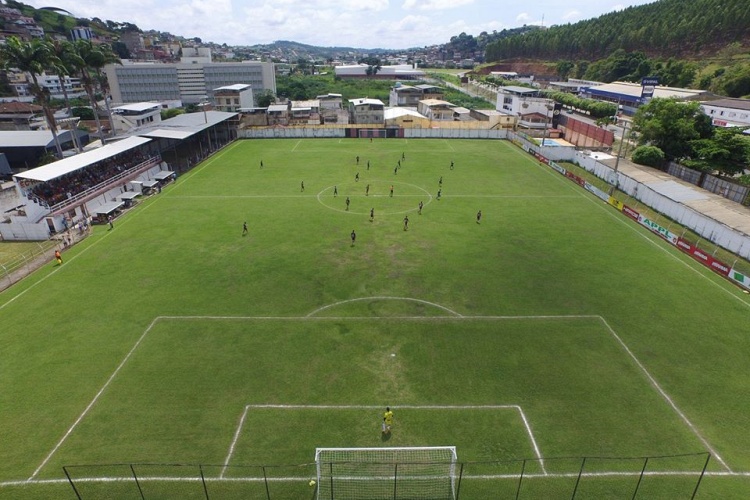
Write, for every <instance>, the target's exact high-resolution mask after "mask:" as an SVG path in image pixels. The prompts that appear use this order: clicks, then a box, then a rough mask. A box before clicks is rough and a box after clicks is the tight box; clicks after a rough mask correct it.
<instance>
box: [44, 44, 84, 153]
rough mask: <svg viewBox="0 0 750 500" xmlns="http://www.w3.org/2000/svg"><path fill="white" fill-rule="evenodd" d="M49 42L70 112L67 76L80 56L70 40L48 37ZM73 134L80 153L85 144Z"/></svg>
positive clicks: (66, 106) (66, 105) (70, 73)
mask: <svg viewBox="0 0 750 500" xmlns="http://www.w3.org/2000/svg"><path fill="white" fill-rule="evenodd" d="M47 43H49V45H50V48H51V49H52V52H53V53H54V55H55V60H56V62H57V64H56V65H55V68H54V70H55V73H56V74H57V79H58V81H59V82H60V87H61V88H62V91H63V96H64V100H65V108H66V109H67V110H68V112H70V99H69V98H68V88H67V87H66V86H65V77H66V76H70V75H72V74H73V73H74V72H75V69H76V67H77V66H78V65H79V63H80V61H79V58H80V56H79V55H78V53H77V52H76V50H75V47H74V46H73V44H72V43H70V42H68V41H67V40H62V41H61V40H52V39H47ZM72 136H73V144H75V146H76V149H78V152H79V153H80V152H82V151H83V146H82V144H81V142H80V141H79V140H78V135H77V134H76V133H75V132H72Z"/></svg>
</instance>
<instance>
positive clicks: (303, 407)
mask: <svg viewBox="0 0 750 500" xmlns="http://www.w3.org/2000/svg"><path fill="white" fill-rule="evenodd" d="M392 408H393V409H394V410H516V411H518V414H519V415H520V417H521V420H522V421H523V425H524V427H525V428H526V432H527V434H528V435H529V440H530V441H531V445H532V447H533V448H534V454H535V455H536V458H537V460H539V465H540V466H541V468H542V472H543V473H544V475H547V469H545V467H544V457H542V453H541V452H540V451H539V446H538V445H537V443H536V439H534V433H533V432H532V431H531V426H530V425H529V421H528V420H527V419H526V415H525V414H524V412H523V409H522V408H521V407H520V406H518V405H396V406H392ZM251 409H277V410H377V409H383V405H293V404H289V405H284V404H252V405H247V406H245V410H244V411H243V412H242V417H241V418H240V423H239V425H238V426H237V430H236V431H235V433H234V439H232V444H231V445H230V446H229V453H227V458H226V460H225V461H224V467H223V468H222V469H221V474H220V475H219V478H223V477H224V473H225V471H226V469H227V467H228V466H229V462H230V461H231V459H232V454H233V453H234V447H235V445H236V443H237V439H238V438H239V435H240V432H241V431H242V426H243V425H244V424H245V417H246V416H247V412H248V410H251Z"/></svg>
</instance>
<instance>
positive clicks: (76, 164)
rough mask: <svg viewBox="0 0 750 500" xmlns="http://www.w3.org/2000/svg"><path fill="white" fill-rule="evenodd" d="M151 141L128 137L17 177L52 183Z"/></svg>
mask: <svg viewBox="0 0 750 500" xmlns="http://www.w3.org/2000/svg"><path fill="white" fill-rule="evenodd" d="M149 141H151V139H149V138H147V137H128V138H127V139H123V140H121V141H119V142H113V143H111V144H107V145H106V146H103V147H101V148H99V149H95V150H93V151H88V152H85V153H81V154H78V155H75V156H71V157H69V158H64V159H62V160H58V161H56V162H54V163H50V164H48V165H43V166H41V167H38V168H33V169H31V170H27V171H26V172H23V173H20V174H16V175H15V177H18V178H20V179H31V180H33V181H41V182H47V181H51V180H52V179H57V178H58V177H62V176H63V175H66V174H69V173H71V172H75V171H76V170H80V169H82V168H84V167H88V166H89V165H93V164H94V163H97V162H99V161H102V160H106V159H107V158H111V157H113V156H117V155H118V154H120V153H124V152H125V151H128V150H129V149H133V148H135V147H138V146H140V145H141V144H145V143H147V142H149Z"/></svg>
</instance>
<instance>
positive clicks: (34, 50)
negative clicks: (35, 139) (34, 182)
mask: <svg viewBox="0 0 750 500" xmlns="http://www.w3.org/2000/svg"><path fill="white" fill-rule="evenodd" d="M0 61H1V62H2V65H3V67H4V68H5V69H11V68H15V69H18V70H20V71H24V72H27V73H29V74H30V75H31V82H32V84H31V86H30V89H29V90H31V93H32V94H33V95H34V97H35V98H36V100H37V101H38V102H39V104H40V105H41V106H42V109H43V110H44V118H45V120H46V121H47V127H49V129H50V132H52V138H53V139H54V141H55V148H56V149H57V155H58V156H59V157H60V158H62V156H63V155H62V146H60V140H59V139H58V137H57V123H56V122H55V115H54V113H53V112H52V108H51V107H50V104H49V98H48V93H47V91H46V90H45V89H44V87H42V86H41V85H39V79H38V78H37V75H41V74H42V73H44V70H45V69H47V68H50V67H53V66H54V65H55V64H57V60H56V57H55V56H54V54H53V53H52V49H51V47H50V45H49V44H48V43H47V42H45V41H44V40H40V39H38V38H34V39H33V40H31V41H30V42H24V41H22V40H20V39H19V38H18V37H15V36H11V37H8V39H7V40H6V41H5V44H4V45H0Z"/></svg>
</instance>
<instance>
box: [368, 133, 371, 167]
mask: <svg viewBox="0 0 750 500" xmlns="http://www.w3.org/2000/svg"><path fill="white" fill-rule="evenodd" d="M370 140H372V137H370ZM367 170H370V160H367Z"/></svg>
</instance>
